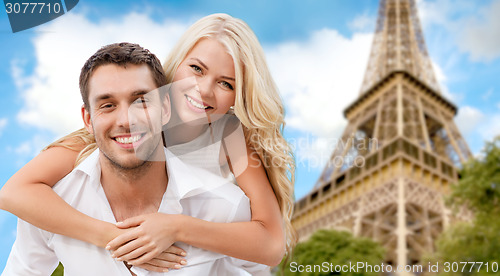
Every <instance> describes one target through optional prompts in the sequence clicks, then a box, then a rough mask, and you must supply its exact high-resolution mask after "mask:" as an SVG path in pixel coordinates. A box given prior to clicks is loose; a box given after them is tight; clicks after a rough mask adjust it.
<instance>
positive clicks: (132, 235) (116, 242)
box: [106, 231, 138, 251]
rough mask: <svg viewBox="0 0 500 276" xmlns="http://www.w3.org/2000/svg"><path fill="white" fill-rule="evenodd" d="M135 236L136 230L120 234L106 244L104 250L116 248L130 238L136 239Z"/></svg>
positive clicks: (136, 235)
mask: <svg viewBox="0 0 500 276" xmlns="http://www.w3.org/2000/svg"><path fill="white" fill-rule="evenodd" d="M137 237H138V233H137V231H129V232H127V233H124V234H121V235H119V236H118V237H116V238H114V239H113V240H112V241H110V242H109V243H108V244H107V245H106V250H112V251H114V250H117V249H118V248H119V247H120V246H122V245H124V244H126V243H128V242H129V241H131V240H134V239H137Z"/></svg>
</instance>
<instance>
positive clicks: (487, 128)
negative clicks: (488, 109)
mask: <svg viewBox="0 0 500 276" xmlns="http://www.w3.org/2000/svg"><path fill="white" fill-rule="evenodd" d="M479 134H480V135H481V137H482V138H483V140H484V141H492V140H493V138H495V137H496V136H499V135H500V113H495V114H489V115H488V116H487V118H486V119H485V122H484V123H483V124H481V126H480V127H479Z"/></svg>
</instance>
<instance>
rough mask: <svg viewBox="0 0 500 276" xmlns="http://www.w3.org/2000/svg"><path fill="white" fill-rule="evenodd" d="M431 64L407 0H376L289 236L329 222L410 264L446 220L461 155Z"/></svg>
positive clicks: (464, 155) (452, 109) (450, 109)
mask: <svg viewBox="0 0 500 276" xmlns="http://www.w3.org/2000/svg"><path fill="white" fill-rule="evenodd" d="M456 113H457V107H456V106H455V105H453V103H451V102H450V101H448V100H447V99H445V98H444V97H443V96H442V95H441V92H440V89H439V86H438V84H437V82H436V78H435V75H434V72H433V69H432V64H431V61H430V58H429V55H428V53H427V50H426V46H425V42H424V37H423V34H422V30H421V27H420V22H419V19H418V14H417V7H416V4H415V0H381V1H380V4H379V11H378V19H377V24H376V30H375V34H374V38H373V44H372V48H371V54H370V58H369V61H368V66H367V68H366V72H365V77H364V80H363V84H362V86H361V91H360V94H359V97H358V98H357V99H356V100H355V101H354V102H353V103H352V104H350V105H349V106H348V107H347V108H346V109H345V110H344V115H345V117H346V118H347V120H348V125H347V127H346V128H345V130H344V133H343V134H342V136H341V138H340V139H339V141H338V144H337V147H336V149H335V150H334V152H333V154H332V156H331V158H330V160H329V162H328V163H327V165H326V167H325V168H324V170H323V172H322V175H321V177H320V179H319V180H318V182H317V184H316V185H315V187H314V188H313V190H312V191H311V192H310V193H309V194H308V195H306V196H305V197H304V198H302V199H301V200H299V201H298V202H296V204H295V212H294V216H293V220H292V223H293V225H294V227H295V228H296V229H297V232H298V234H299V241H303V240H305V239H307V238H308V237H309V236H310V235H311V234H313V233H314V232H315V231H316V230H318V229H325V228H334V229H345V230H348V231H351V232H352V233H354V234H355V235H358V236H365V237H370V238H373V239H374V240H376V241H378V242H380V243H381V244H382V245H383V246H384V247H385V248H386V251H387V256H386V259H385V262H386V263H387V264H390V265H393V266H401V265H402V266H406V265H414V264H418V263H419V262H420V260H421V257H422V255H423V254H424V253H425V252H432V251H433V249H434V240H435V239H436V237H437V236H438V234H439V233H440V232H441V231H442V230H443V228H445V227H446V226H447V225H448V224H449V223H450V221H452V220H454V219H456V218H457V216H453V217H452V216H451V215H450V212H449V210H447V208H446V207H445V206H444V203H443V195H444V194H446V193H448V191H449V187H450V185H452V184H453V183H456V182H457V181H458V177H459V176H458V172H457V170H458V168H460V166H461V163H463V162H465V161H466V160H467V159H468V158H469V156H471V154H470V151H469V148H468V146H467V144H466V143H465V141H464V139H463V138H462V136H461V134H460V132H459V131H458V129H457V127H456V125H455V123H454V122H453V117H454V116H455V115H456Z"/></svg>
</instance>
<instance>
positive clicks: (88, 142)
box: [42, 128, 97, 167]
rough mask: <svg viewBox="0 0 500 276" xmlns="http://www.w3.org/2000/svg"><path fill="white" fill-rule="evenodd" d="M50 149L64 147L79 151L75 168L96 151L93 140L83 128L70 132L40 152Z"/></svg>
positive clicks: (91, 135)
mask: <svg viewBox="0 0 500 276" xmlns="http://www.w3.org/2000/svg"><path fill="white" fill-rule="evenodd" d="M52 147H64V148H67V149H70V150H74V151H79V152H80V153H79V154H78V156H77V157H76V161H75V167H76V166H78V165H79V164H80V163H81V162H82V161H83V160H85V158H87V157H88V156H89V155H90V154H91V153H92V152H94V150H96V149H97V144H96V143H95V138H94V135H93V134H90V133H89V132H88V131H87V130H86V129H85V128H81V129H79V130H77V131H75V132H72V133H70V134H68V135H66V136H64V137H62V138H59V139H58V140H56V141H55V142H52V143H51V144H50V145H48V146H47V147H45V148H44V149H43V150H42V151H44V150H46V149H49V148H52Z"/></svg>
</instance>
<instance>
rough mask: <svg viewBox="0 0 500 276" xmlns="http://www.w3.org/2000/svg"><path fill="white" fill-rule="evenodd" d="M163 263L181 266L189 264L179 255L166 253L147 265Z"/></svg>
mask: <svg viewBox="0 0 500 276" xmlns="http://www.w3.org/2000/svg"><path fill="white" fill-rule="evenodd" d="M163 262H167V263H176V264H180V265H186V264H187V261H186V259H184V258H183V257H181V256H179V255H175V254H172V253H165V252H162V253H161V254H160V255H158V256H157V257H155V258H153V259H152V260H151V261H149V262H147V263H151V264H162V263H163Z"/></svg>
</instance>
